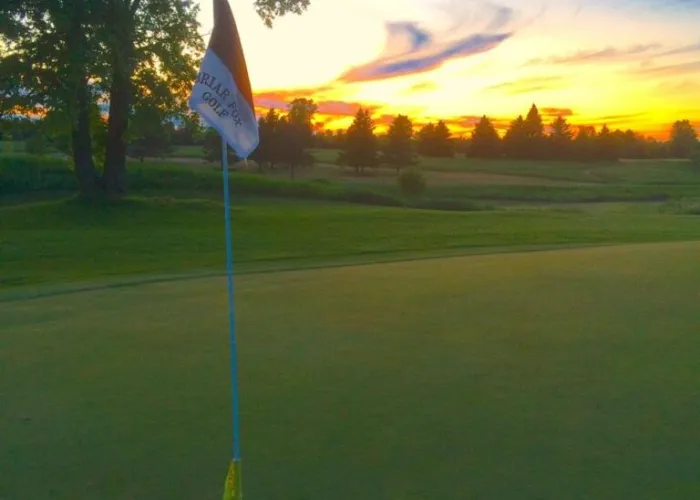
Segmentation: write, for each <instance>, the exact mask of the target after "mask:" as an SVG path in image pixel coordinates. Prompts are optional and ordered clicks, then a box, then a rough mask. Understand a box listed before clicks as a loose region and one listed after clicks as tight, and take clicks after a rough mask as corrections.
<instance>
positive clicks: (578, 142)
mask: <svg viewBox="0 0 700 500" xmlns="http://www.w3.org/2000/svg"><path fill="white" fill-rule="evenodd" d="M574 157H575V158H576V159H577V160H580V161H592V160H595V158H596V131H595V127H590V126H585V125H583V126H580V127H579V128H578V133H577V134H576V138H575V139H574Z"/></svg>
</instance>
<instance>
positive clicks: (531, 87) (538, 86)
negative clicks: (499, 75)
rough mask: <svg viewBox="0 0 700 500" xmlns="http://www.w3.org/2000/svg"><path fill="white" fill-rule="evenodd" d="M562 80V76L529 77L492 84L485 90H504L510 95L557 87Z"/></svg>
mask: <svg viewBox="0 0 700 500" xmlns="http://www.w3.org/2000/svg"><path fill="white" fill-rule="evenodd" d="M561 82H562V78H561V77H560V76H541V77H528V78H521V79H520V80H514V81H509V82H503V83H498V84H496V85H491V86H489V87H486V88H485V89H484V90H486V91H487V92H492V91H497V92H504V93H506V94H510V95H517V94H529V93H531V92H537V91H540V90H552V89H555V88H557V87H559V86H560V85H561Z"/></svg>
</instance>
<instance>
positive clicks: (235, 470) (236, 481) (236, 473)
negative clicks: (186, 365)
mask: <svg viewBox="0 0 700 500" xmlns="http://www.w3.org/2000/svg"><path fill="white" fill-rule="evenodd" d="M221 165H222V170H223V178H224V211H225V212H224V214H225V220H226V275H227V278H228V322H229V342H230V349H231V399H232V405H233V415H232V419H233V460H232V462H231V464H230V466H229V473H228V477H227V481H229V482H230V483H233V484H230V487H231V490H233V491H231V493H233V494H234V495H235V496H233V498H235V499H237V500H238V499H240V498H242V488H241V434H240V425H239V406H238V353H237V349H236V311H235V308H234V300H233V298H234V296H233V243H232V237H231V202H230V196H229V181H228V144H227V143H226V140H225V139H224V138H223V137H221Z"/></svg>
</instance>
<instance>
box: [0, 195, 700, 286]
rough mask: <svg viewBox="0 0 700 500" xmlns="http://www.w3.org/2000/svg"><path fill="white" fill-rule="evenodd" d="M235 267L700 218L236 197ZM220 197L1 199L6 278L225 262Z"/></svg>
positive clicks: (596, 237)
mask: <svg viewBox="0 0 700 500" xmlns="http://www.w3.org/2000/svg"><path fill="white" fill-rule="evenodd" d="M236 202H237V205H236V206H235V207H234V209H233V211H232V220H233V239H234V251H235V258H236V265H237V269H238V270H239V271H251V270H263V269H267V270H269V269H288V268H298V267H308V266H319V265H331V264H338V263H348V262H358V261H359V262H372V261H376V260H387V259H398V258H407V257H411V258H413V257H417V256H431V255H439V254H445V253H469V252H474V251H479V250H483V251H492V250H493V249H501V250H503V249H522V248H538V247H542V246H549V245H587V244H611V243H630V242H654V241H679V240H697V239H700V218H698V217H697V216H693V215H672V214H662V213H659V212H658V211H651V210H647V211H641V210H640V211H639V212H635V211H629V212H625V211H617V212H615V211H610V212H603V213H599V212H585V211H575V210H572V211H552V210H541V209H535V210H504V211H486V212H470V213H459V212H438V211H428V210H407V209H400V208H398V209H393V208H370V207H363V206H348V205H339V204H323V203H314V202H308V203H301V202H274V201H260V200H255V199H251V200H246V199H241V198H237V199H236ZM223 236H224V222H223V206H222V205H221V203H218V202H215V201H205V200H181V199H162V198H153V199H132V200H126V201H123V202H121V203H118V204H104V203H103V204H95V205H85V204H83V203H79V202H76V201H71V200H69V201H58V202H47V203H36V204H25V205H19V206H8V207H2V208H0V288H1V289H5V290H8V289H9V290H12V289H14V288H17V287H26V286H29V285H35V286H44V285H54V284H63V283H75V282H90V281H105V280H112V279H117V278H122V277H134V276H136V277H139V276H140V277H144V276H145V277H152V276H154V275H163V274H178V273H199V272H203V271H209V272H211V271H214V272H220V271H221V270H222V269H223V258H224V237H223Z"/></svg>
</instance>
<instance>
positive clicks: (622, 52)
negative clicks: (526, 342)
mask: <svg viewBox="0 0 700 500" xmlns="http://www.w3.org/2000/svg"><path fill="white" fill-rule="evenodd" d="M659 48H661V44H658V43H648V44H638V45H633V46H631V47H627V48H624V49H622V48H616V47H606V48H604V49H599V50H579V51H577V52H573V53H571V54H564V55H559V56H551V57H546V58H537V59H531V60H530V61H528V63H527V64H529V65H536V64H579V63H589V62H600V61H605V60H611V59H620V58H624V57H626V56H636V55H640V54H645V53H648V52H652V51H654V50H658V49H659Z"/></svg>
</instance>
